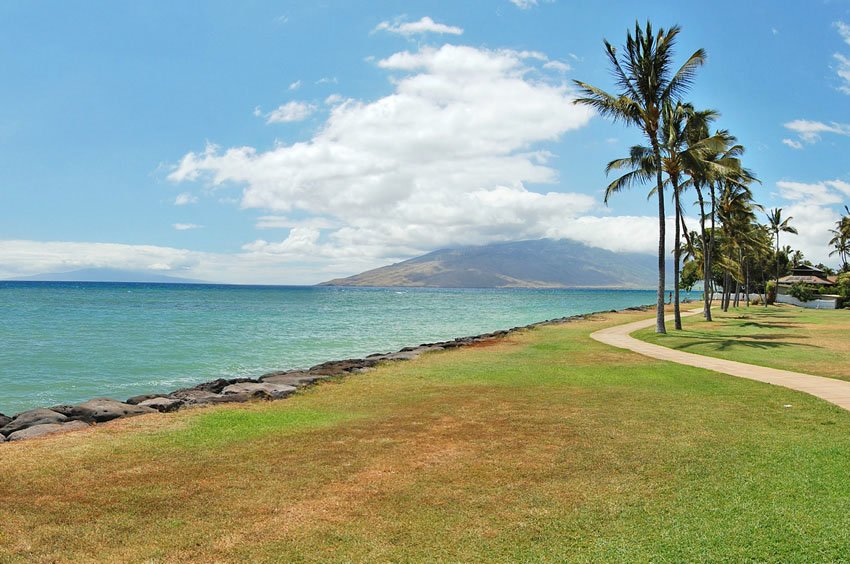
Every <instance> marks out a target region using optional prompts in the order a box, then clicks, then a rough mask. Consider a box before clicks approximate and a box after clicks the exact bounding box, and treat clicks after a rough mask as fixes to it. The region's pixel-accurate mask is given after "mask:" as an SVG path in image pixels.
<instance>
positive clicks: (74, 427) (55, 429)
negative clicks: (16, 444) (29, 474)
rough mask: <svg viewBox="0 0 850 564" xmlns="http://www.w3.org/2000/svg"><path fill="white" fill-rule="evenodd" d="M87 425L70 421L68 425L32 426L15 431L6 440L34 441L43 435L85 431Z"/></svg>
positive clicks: (46, 424)
mask: <svg viewBox="0 0 850 564" xmlns="http://www.w3.org/2000/svg"><path fill="white" fill-rule="evenodd" d="M87 428H88V425H86V424H85V423H83V422H82V421H70V422H68V423H45V424H42V425H33V426H32V427H27V428H26V429H21V430H20V431H15V432H14V433H11V434H10V435H9V436H8V437H7V439H8V440H9V441H22V440H24V439H34V438H36V437H43V436H45V435H52V434H54V433H59V432H62V433H64V432H67V431H79V430H80V429H87Z"/></svg>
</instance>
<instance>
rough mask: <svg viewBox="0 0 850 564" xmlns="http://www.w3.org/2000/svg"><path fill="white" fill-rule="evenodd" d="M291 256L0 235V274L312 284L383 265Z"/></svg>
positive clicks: (351, 258) (359, 260) (351, 259)
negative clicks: (143, 275) (135, 274)
mask: <svg viewBox="0 0 850 564" xmlns="http://www.w3.org/2000/svg"><path fill="white" fill-rule="evenodd" d="M296 238H297V236H296ZM308 239H309V237H308ZM291 246H293V247H294V244H291ZM287 258H290V257H287ZM291 258H292V260H287V261H285V262H284V261H282V260H281V256H280V255H271V254H268V253H265V252H255V251H246V252H241V253H230V254H225V253H204V252H196V251H189V250H186V249H175V248H171V247H158V246H153V245H122V244H116V243H79V242H67V241H62V242H58V241H53V242H42V241H21V240H0V279H7V278H18V277H22V276H30V275H33V274H42V273H51V272H68V271H72V270H79V269H82V268H115V269H121V270H132V271H141V272H144V271H148V270H150V271H159V272H162V271H168V272H169V273H170V274H171V275H173V276H179V277H183V278H192V279H195V280H206V281H210V282H226V283H231V284H250V283H256V284H280V283H283V282H285V283H289V284H314V283H316V282H319V281H322V280H329V279H331V278H338V277H340V276H347V275H349V274H351V273H352V272H360V271H362V270H367V269H370V268H375V267H377V266H381V265H383V261H379V260H375V259H371V260H364V259H362V258H361V257H357V256H348V257H346V256H339V257H336V258H328V257H309V256H306V257H305V256H303V255H293V256H292V257H291Z"/></svg>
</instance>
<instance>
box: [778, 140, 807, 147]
mask: <svg viewBox="0 0 850 564" xmlns="http://www.w3.org/2000/svg"><path fill="white" fill-rule="evenodd" d="M782 143H784V144H785V145H788V146H789V147H791V148H792V149H802V148H803V144H802V143H800V142H799V141H794V140H793V139H787V138H786V139H783V140H782Z"/></svg>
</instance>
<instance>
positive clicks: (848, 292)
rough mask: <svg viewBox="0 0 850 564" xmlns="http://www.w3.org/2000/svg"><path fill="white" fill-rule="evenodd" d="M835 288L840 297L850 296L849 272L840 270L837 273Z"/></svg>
mask: <svg viewBox="0 0 850 564" xmlns="http://www.w3.org/2000/svg"><path fill="white" fill-rule="evenodd" d="M835 289H836V292H837V293H838V295H839V296H841V297H842V298H850V272H842V273H841V274H839V275H838V281H837V282H836V283H835ZM845 301H846V300H845Z"/></svg>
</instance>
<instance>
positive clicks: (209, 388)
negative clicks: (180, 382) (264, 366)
mask: <svg viewBox="0 0 850 564" xmlns="http://www.w3.org/2000/svg"><path fill="white" fill-rule="evenodd" d="M242 382H256V380H252V379H250V378H231V379H229V380H226V379H224V378H219V379H217V380H213V381H212V382H204V383H203V384H198V385H197V386H193V387H191V388H186V389H187V390H198V391H201V392H212V393H213V394H220V393H221V391H222V390H223V389H224V388H226V387H227V386H229V385H231V384H240V383H242ZM178 391H184V390H178ZM170 395H172V396H173V395H174V394H170Z"/></svg>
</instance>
